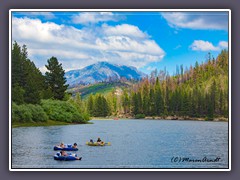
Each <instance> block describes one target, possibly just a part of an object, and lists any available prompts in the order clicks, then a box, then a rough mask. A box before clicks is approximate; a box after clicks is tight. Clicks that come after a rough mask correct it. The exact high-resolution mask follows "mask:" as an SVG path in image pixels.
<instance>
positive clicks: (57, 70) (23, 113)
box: [12, 42, 89, 123]
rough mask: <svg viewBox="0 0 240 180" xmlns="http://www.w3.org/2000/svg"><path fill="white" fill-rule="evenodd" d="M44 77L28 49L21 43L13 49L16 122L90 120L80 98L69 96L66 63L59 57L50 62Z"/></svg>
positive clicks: (51, 59) (76, 121)
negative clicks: (80, 102) (64, 66)
mask: <svg viewBox="0 0 240 180" xmlns="http://www.w3.org/2000/svg"><path fill="white" fill-rule="evenodd" d="M47 63H48V64H47V65H46V68H47V72H46V73H45V75H43V74H42V73H41V72H40V70H39V69H38V68H36V66H35V64H34V63H33V62H32V61H31V60H30V59H28V53H27V47H26V45H23V46H22V47H20V46H19V45H18V44H17V42H14V43H13V48H12V101H13V104H12V120H13V122H20V123H21V122H46V121H47V120H55V121H65V122H74V123H85V122H87V121H88V120H89V115H88V114H87V112H86V110H83V109H84V107H83V104H82V106H80V104H79V99H78V98H70V97H69V95H68V94H66V92H65V91H66V89H67V87H68V85H67V84H65V83H66V79H65V77H64V74H65V72H64V70H63V68H62V64H61V63H59V62H58V60H57V58H56V57H51V58H50V59H48V61H47Z"/></svg>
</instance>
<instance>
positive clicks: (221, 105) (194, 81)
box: [87, 50, 228, 120]
mask: <svg viewBox="0 0 240 180" xmlns="http://www.w3.org/2000/svg"><path fill="white" fill-rule="evenodd" d="M117 90H118V92H116V91H115V92H111V93H109V94H107V95H106V96H105V97H101V96H100V95H97V97H98V98H97V97H94V96H93V95H91V96H90V97H89V98H88V100H87V101H88V110H89V112H90V114H91V115H92V116H105V115H118V116H135V117H136V118H140V117H145V116H151V117H153V116H158V117H166V116H172V117H173V118H174V117H175V118H177V117H183V118H186V119H187V118H193V117H194V118H206V119H208V120H212V119H214V118H222V117H225V118H227V117H228V51H227V50H223V51H222V52H221V53H220V54H219V55H218V57H217V59H214V58H212V57H211V54H208V58H207V60H206V62H204V63H202V64H200V65H199V64H198V62H196V64H195V66H194V67H192V66H191V67H190V68H189V69H187V68H186V69H185V70H184V68H183V66H182V65H181V66H180V68H179V67H177V68H176V74H175V75H173V76H170V75H169V74H168V73H167V71H166V70H164V71H160V72H157V70H155V71H153V72H152V73H151V75H150V77H147V78H145V79H143V80H142V81H141V82H139V83H136V84H133V85H132V87H131V88H125V89H124V90H123V91H122V90H121V92H120V93H119V89H117ZM100 97H101V98H105V99H106V100H104V102H105V103H106V102H107V104H104V108H103V104H101V103H102V102H101V103H100V101H99V99H100ZM98 111H100V112H101V113H100V112H98ZM103 111H106V113H103Z"/></svg>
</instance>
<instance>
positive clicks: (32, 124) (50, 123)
mask: <svg viewBox="0 0 240 180" xmlns="http://www.w3.org/2000/svg"><path fill="white" fill-rule="evenodd" d="M118 119H119V120H128V119H135V118H133V117H121V118H118ZM91 120H99V121H101V120H109V121H111V120H114V117H92V118H91ZM91 120H90V121H91ZM136 120H173V121H174V120H175V121H207V120H205V118H182V117H178V118H177V119H173V118H170V117H165V118H161V117H145V118H143V119H136ZM211 122H228V119H227V118H218V119H214V120H212V121H211ZM74 124H76V123H67V122H60V121H52V120H48V121H47V122H28V123H12V128H17V127H38V126H61V125H74ZM86 124H93V123H92V122H88V123H86Z"/></svg>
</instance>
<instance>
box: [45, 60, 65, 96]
mask: <svg viewBox="0 0 240 180" xmlns="http://www.w3.org/2000/svg"><path fill="white" fill-rule="evenodd" d="M47 62H48V64H47V65H46V68H47V70H48V72H46V73H45V77H46V83H47V85H48V87H49V88H50V89H51V91H52V94H53V98H54V99H58V100H62V99H63V98H64V94H65V91H66V90H67V87H68V85H66V84H65V83H66V78H65V77H64V74H65V71H64V70H63V68H62V64H61V63H60V64H59V62H58V60H57V58H56V57H51V58H50V59H48V61H47Z"/></svg>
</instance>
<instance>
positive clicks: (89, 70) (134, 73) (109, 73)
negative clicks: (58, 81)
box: [65, 62, 146, 86]
mask: <svg viewBox="0 0 240 180" xmlns="http://www.w3.org/2000/svg"><path fill="white" fill-rule="evenodd" d="M145 76H146V74H144V73H143V72H140V71H138V70H137V68H135V67H133V66H125V65H117V64H111V63H108V62H98V63H95V64H92V65H89V66H87V67H85V68H83V69H77V70H71V71H68V72H66V73H65V77H66V79H67V83H68V84H69V85H70V86H75V85H81V84H82V85H87V84H94V83H98V82H109V81H117V80H119V79H120V78H126V79H128V80H130V79H133V80H140V79H142V78H143V77H145Z"/></svg>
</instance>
